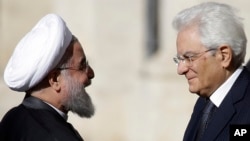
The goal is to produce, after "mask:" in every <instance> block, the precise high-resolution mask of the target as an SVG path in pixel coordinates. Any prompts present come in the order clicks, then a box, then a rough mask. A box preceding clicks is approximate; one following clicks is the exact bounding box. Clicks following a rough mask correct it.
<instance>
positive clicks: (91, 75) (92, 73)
mask: <svg viewBox="0 0 250 141" xmlns="http://www.w3.org/2000/svg"><path fill="white" fill-rule="evenodd" d="M87 75H88V78H89V79H93V78H94V77H95V72H94V70H93V69H92V68H91V66H88V71H87Z"/></svg>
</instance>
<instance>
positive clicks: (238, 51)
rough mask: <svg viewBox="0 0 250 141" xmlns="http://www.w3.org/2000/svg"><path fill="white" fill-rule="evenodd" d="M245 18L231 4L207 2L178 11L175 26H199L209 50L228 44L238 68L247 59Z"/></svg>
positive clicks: (176, 27) (178, 27) (204, 43)
mask: <svg viewBox="0 0 250 141" xmlns="http://www.w3.org/2000/svg"><path fill="white" fill-rule="evenodd" d="M242 20H243V19H242V18H241V17H239V16H237V15H236V10H235V9H234V8H232V7H231V6H229V5H226V4H220V3H216V2H206V3H202V4H199V5H197V6H193V7H191V8H188V9H185V10H183V11H181V12H180V13H179V14H177V16H176V17H175V18H174V20H173V27H174V28H175V29H176V30H177V31H178V32H179V31H181V30H182V29H184V28H188V27H190V26H197V28H198V33H199V35H200V37H201V43H202V44H203V45H204V46H205V47H206V48H208V49H216V48H218V47H219V46H220V45H222V44H227V45H229V46H230V47H231V49H232V50H233V65H234V67H238V66H240V65H241V64H242V63H243V62H244V59H245V55H246V44H247V38H246V35H245V32H244V27H243V24H242Z"/></svg>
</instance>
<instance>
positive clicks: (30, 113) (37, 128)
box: [0, 97, 83, 141]
mask: <svg viewBox="0 0 250 141" xmlns="http://www.w3.org/2000/svg"><path fill="white" fill-rule="evenodd" d="M0 140H1V141H83V140H82V138H81V137H80V136H79V134H78V133H77V132H76V131H75V129H74V128H73V127H72V126H71V125H70V124H69V123H67V122H66V120H65V119H64V118H62V116H61V115H59V114H58V113H57V112H56V111H55V110H54V109H53V108H52V107H50V106H49V105H47V104H45V103H44V102H42V101H41V100H40V99H37V98H35V97H28V98H25V99H24V101H23V103H22V104H20V105H19V106H18V107H15V108H13V109H11V110H10V111H9V112H8V113H7V114H6V115H5V116H4V117H3V119H2V121H1V123H0Z"/></svg>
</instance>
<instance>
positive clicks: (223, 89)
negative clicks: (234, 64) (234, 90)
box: [209, 66, 243, 107]
mask: <svg viewBox="0 0 250 141" xmlns="http://www.w3.org/2000/svg"><path fill="white" fill-rule="evenodd" d="M242 70H243V66H241V67H239V68H238V69H237V70H236V71H235V72H234V73H233V74H232V75H231V76H230V77H229V78H228V79H227V80H226V81H225V82H224V83H223V84H222V85H221V86H220V87H219V88H218V89H217V90H216V91H215V92H214V93H213V94H212V95H211V96H210V98H209V99H210V100H211V101H212V102H213V103H214V105H216V107H219V106H220V104H221V103H222V101H223V100H224V98H225V97H226V95H227V93H228V92H229V90H230V89H231V87H232V86H233V84H234V82H235V81H236V79H237V78H238V76H239V75H240V73H241V72H242Z"/></svg>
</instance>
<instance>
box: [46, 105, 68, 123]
mask: <svg viewBox="0 0 250 141" xmlns="http://www.w3.org/2000/svg"><path fill="white" fill-rule="evenodd" d="M43 102H44V103H46V104H48V105H49V106H50V107H52V108H53V109H55V110H56V111H57V113H58V114H59V115H61V116H62V117H63V118H64V119H65V120H66V121H67V120H68V115H67V114H65V113H64V112H62V111H60V110H59V109H57V108H56V107H54V106H53V105H51V104H49V103H47V102H45V101H43Z"/></svg>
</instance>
